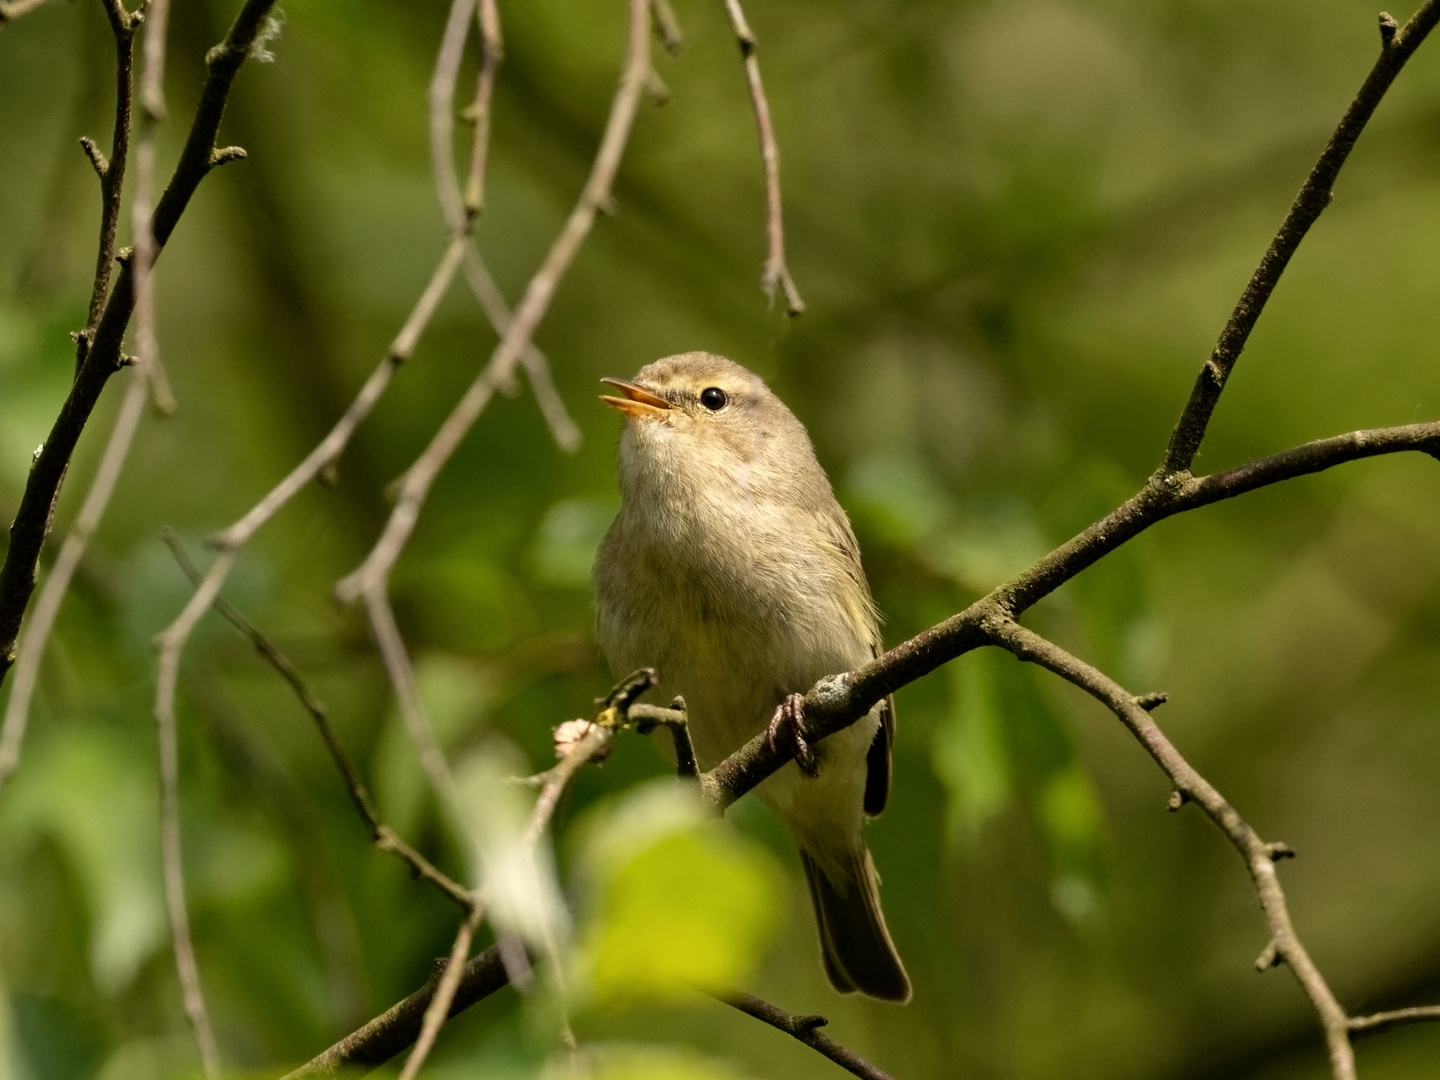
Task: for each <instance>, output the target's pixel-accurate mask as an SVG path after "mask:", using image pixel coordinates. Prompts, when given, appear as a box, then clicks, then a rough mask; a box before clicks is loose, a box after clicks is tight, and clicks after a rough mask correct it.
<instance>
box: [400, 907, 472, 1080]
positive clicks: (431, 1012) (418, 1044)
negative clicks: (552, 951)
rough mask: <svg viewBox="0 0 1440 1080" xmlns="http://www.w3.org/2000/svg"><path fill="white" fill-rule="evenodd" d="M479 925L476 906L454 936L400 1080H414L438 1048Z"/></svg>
mask: <svg viewBox="0 0 1440 1080" xmlns="http://www.w3.org/2000/svg"><path fill="white" fill-rule="evenodd" d="M479 924H480V908H479V907H478V906H477V907H476V908H475V909H474V910H473V911H472V912H471V913H470V915H469V916H468V917H467V918H466V919H465V921H464V922H463V923H461V924H460V932H459V933H458V934H456V935H455V944H454V946H453V947H452V948H451V949H450V958H449V960H448V961H447V962H446V964H445V969H444V971H443V972H442V973H441V975H440V981H439V983H438V984H437V985H436V987H435V997H434V998H433V999H432V1000H431V1002H430V1004H429V1005H428V1006H427V1007H426V1009H425V1016H424V1018H423V1019H422V1021H421V1024H420V1037H419V1038H418V1039H416V1040H415V1048H414V1049H413V1050H411V1051H410V1056H409V1057H408V1058H406V1059H405V1067H404V1068H403V1069H402V1070H400V1080H415V1076H416V1074H417V1073H419V1071H420V1067H421V1066H422V1065H424V1064H425V1058H426V1057H427V1056H428V1055H429V1053H430V1048H431V1047H432V1046H434V1045H435V1039H436V1038H437V1037H438V1036H439V1034H440V1029H441V1027H443V1026H444V1024H445V1021H446V1020H447V1019H449V1017H450V1006H451V1005H452V1004H453V1003H454V1001H455V994H456V992H457V991H458V990H459V989H460V979H461V977H462V976H463V975H464V972H465V958H466V957H467V956H469V955H470V942H471V941H472V940H474V938H475V928H476V927H477V926H478V925H479Z"/></svg>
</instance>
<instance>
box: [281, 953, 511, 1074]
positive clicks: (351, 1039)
mask: <svg viewBox="0 0 1440 1080" xmlns="http://www.w3.org/2000/svg"><path fill="white" fill-rule="evenodd" d="M444 971H445V968H444V967H437V968H436V970H435V973H434V974H433V975H431V977H430V979H429V981H427V982H426V983H425V985H424V986H422V987H421V988H420V989H419V990H416V991H415V992H414V993H413V994H411V995H410V996H409V997H407V998H405V1000H403V1001H400V1002H398V1003H397V1004H395V1005H393V1006H392V1007H391V1008H389V1009H387V1010H386V1011H385V1012H383V1013H382V1014H381V1015H379V1016H377V1017H376V1018H375V1019H374V1020H371V1021H370V1022H369V1023H368V1024H366V1025H365V1026H364V1027H362V1028H360V1029H359V1030H358V1031H355V1032H352V1033H351V1034H349V1035H347V1036H345V1038H343V1039H341V1040H340V1041H339V1042H337V1043H336V1044H335V1045H334V1046H332V1047H330V1049H328V1050H326V1051H325V1052H324V1053H323V1054H320V1055H319V1056H317V1057H316V1058H314V1059H313V1060H312V1061H310V1062H308V1063H307V1064H305V1065H302V1066H301V1067H300V1068H298V1069H296V1070H295V1071H294V1072H292V1073H289V1074H287V1075H286V1076H285V1077H284V1078H283V1080H305V1078H308V1077H316V1076H335V1075H337V1074H338V1073H339V1072H340V1070H342V1069H345V1068H349V1067H357V1068H361V1067H365V1066H370V1067H374V1066H376V1065H383V1064H384V1063H385V1062H387V1061H389V1060H390V1059H391V1058H393V1057H394V1056H395V1055H396V1054H398V1053H400V1051H402V1050H404V1049H405V1048H406V1047H407V1046H409V1045H410V1044H411V1043H413V1042H414V1041H415V1040H416V1039H417V1038H419V1036H420V1029H421V1027H422V1026H423V1023H424V1016H425V1012H426V1010H427V1009H428V1008H429V1006H430V1003H431V1002H432V1001H433V1000H434V999H435V990H436V988H437V986H438V985H439V983H440V978H441V975H442V974H443V973H444ZM509 981H510V979H509V976H508V975H507V974H506V972H505V963H504V961H503V960H502V959H501V958H500V949H499V947H498V946H495V945H491V946H490V947H489V948H488V949H486V950H485V951H484V952H482V953H480V954H479V955H478V956H475V957H474V958H472V959H471V960H470V962H469V963H467V964H466V965H465V966H464V968H463V969H462V971H461V974H460V979H459V982H458V984H457V986H456V988H455V995H454V997H453V999H452V1000H451V1002H450V1009H449V1015H451V1016H454V1015H455V1014H456V1013H459V1012H461V1011H463V1010H465V1009H468V1008H469V1007H470V1006H471V1005H474V1004H475V1003H476V1002H477V1001H481V1000H483V999H484V998H487V997H489V996H490V995H491V994H493V993H495V991H497V990H499V989H500V988H501V987H503V986H505V985H506V984H507V983H508V982H509Z"/></svg>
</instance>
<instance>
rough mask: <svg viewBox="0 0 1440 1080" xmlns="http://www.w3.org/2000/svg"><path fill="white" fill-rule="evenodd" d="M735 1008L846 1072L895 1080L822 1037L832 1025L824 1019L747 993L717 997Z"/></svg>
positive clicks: (869, 1078)
mask: <svg viewBox="0 0 1440 1080" xmlns="http://www.w3.org/2000/svg"><path fill="white" fill-rule="evenodd" d="M714 996H715V999H716V1000H717V1001H723V1002H724V1003H725V1004H726V1005H729V1006H730V1007H731V1008H733V1009H739V1010H740V1011H741V1012H743V1013H745V1014H747V1015H749V1016H753V1017H755V1019H756V1020H761V1021H764V1022H765V1023H767V1024H769V1025H770V1026H771V1027H773V1028H779V1029H780V1030H781V1031H783V1032H785V1034H786V1035H789V1036H792V1037H793V1038H796V1039H799V1040H800V1041H801V1042H802V1043H804V1044H805V1045H806V1046H808V1047H811V1048H812V1049H814V1050H816V1051H818V1052H819V1053H821V1054H824V1055H825V1056H826V1057H827V1058H829V1059H830V1060H831V1061H833V1062H835V1064H836V1065H839V1066H840V1067H841V1068H842V1069H844V1070H845V1071H846V1072H850V1073H854V1074H855V1075H856V1076H859V1077H862V1078H863V1080H892V1077H891V1076H890V1074H889V1073H887V1072H883V1071H881V1070H880V1069H877V1068H876V1067H875V1066H874V1065H871V1064H870V1063H869V1062H868V1061H866V1060H865V1059H864V1058H862V1057H861V1056H860V1055H859V1054H857V1053H855V1052H854V1051H853V1050H847V1049H846V1048H845V1047H843V1046H841V1045H840V1044H839V1043H837V1042H836V1041H835V1040H834V1039H831V1038H830V1037H829V1036H827V1035H822V1034H821V1033H820V1029H821V1028H822V1027H824V1026H825V1025H827V1024H828V1023H830V1021H829V1020H826V1019H825V1017H823V1016H795V1015H794V1014H792V1013H788V1012H786V1011H785V1010H784V1009H782V1008H779V1007H778V1006H776V1005H771V1004H770V1003H769V1002H768V1001H764V1000H762V999H761V998H758V997H755V996H754V995H753V994H747V993H745V992H744V991H743V990H731V991H729V992H727V993H724V994H716V995H714Z"/></svg>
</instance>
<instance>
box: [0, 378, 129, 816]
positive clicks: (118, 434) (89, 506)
mask: <svg viewBox="0 0 1440 1080" xmlns="http://www.w3.org/2000/svg"><path fill="white" fill-rule="evenodd" d="M145 398H146V380H145V376H144V375H143V374H142V373H141V372H139V371H136V372H135V373H134V375H133V376H132V377H131V381H130V384H129V386H127V387H126V388H125V397H124V399H123V400H122V401H121V403H120V410H119V412H118V413H117V414H116V416H115V426H114V427H113V428H112V429H111V431H110V441H109V442H107V443H106V444H105V451H104V453H103V454H101V456H100V466H99V468H98V469H97V470H96V472H95V479H94V480H92V481H91V482H90V490H89V491H87V492H86V493H85V501H84V502H83V503H82V504H81V506H80V513H79V514H78V515H76V518H75V523H74V525H72V526H71V527H70V532H69V533H68V534H66V536H65V542H64V543H63V544H61V545H60V554H59V555H58V556H56V558H55V565H54V566H53V567H51V569H50V574H49V576H48V577H47V578H46V579H45V585H44V587H43V588H42V589H41V590H40V598H39V599H38V600H36V602H35V611H34V613H33V614H32V615H31V616H30V620H29V622H27V623H26V624H25V627H24V631H23V633H22V634H21V637H20V641H19V644H18V648H17V659H16V662H15V682H14V684H13V685H12V686H11V688H10V700H9V701H8V702H6V703H5V722H4V724H3V726H0V788H3V787H4V786H5V783H6V782H7V781H8V780H9V779H10V777H11V776H13V775H14V773H15V770H16V769H17V768H18V767H19V765H20V752H21V749H22V747H23V744H24V741H25V729H26V726H27V723H28V721H29V716H30V702H31V700H32V698H33V696H34V693H35V686H36V684H37V682H38V681H39V677H40V661H41V660H42V659H43V658H44V656H45V645H46V643H47V642H48V641H49V639H50V632H51V631H52V630H53V629H54V627H55V620H56V619H57V618H58V617H59V615H60V605H61V604H62V603H63V602H64V600H65V593H66V591H67V590H68V589H69V587H70V580H71V578H73V577H74V576H75V570H76V568H77V567H78V566H79V565H80V560H81V559H82V558H83V557H84V555H85V549H86V548H87V547H88V546H89V543H90V539H91V537H93V536H94V535H95V530H96V528H98V527H99V524H100V519H101V518H102V517H103V516H104V514H105V508H106V507H107V506H108V505H109V502H110V496H111V495H113V494H114V493H115V485H116V483H117V482H118V481H119V479H120V471H121V469H122V468H123V467H124V465H125V459H126V457H127V456H128V454H129V451H130V443H131V441H132V440H133V439H134V437H135V431H136V429H137V428H138V427H139V426H140V417H141V414H142V413H143V412H144V411H145Z"/></svg>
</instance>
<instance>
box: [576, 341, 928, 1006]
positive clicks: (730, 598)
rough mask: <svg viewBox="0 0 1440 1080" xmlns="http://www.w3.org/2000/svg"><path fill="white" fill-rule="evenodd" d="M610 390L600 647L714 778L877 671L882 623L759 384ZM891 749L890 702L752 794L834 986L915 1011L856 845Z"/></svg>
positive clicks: (656, 376) (696, 373)
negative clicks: (765, 815) (767, 818)
mask: <svg viewBox="0 0 1440 1080" xmlns="http://www.w3.org/2000/svg"><path fill="white" fill-rule="evenodd" d="M603 381H604V382H605V383H607V384H608V385H610V386H612V387H614V388H615V389H616V390H618V391H619V393H620V395H622V396H619V397H603V398H602V399H601V400H602V401H605V402H607V403H608V404H610V405H613V406H614V407H615V408H617V409H619V410H620V411H621V412H623V413H624V414H625V416H626V417H627V419H628V423H627V424H626V425H625V431H624V433H623V434H622V435H621V438H620V469H619V472H620V493H621V497H622V501H621V507H620V513H619V515H618V516H617V517H616V518H615V522H614V524H612V525H611V526H610V531H609V532H608V533H607V534H606V536H605V539H604V541H603V542H602V543H601V545H600V550H599V552H598V554H597V555H596V558H595V603H596V609H597V627H598V633H599V638H600V644H601V646H602V647H603V648H604V650H605V653H606V656H607V657H608V659H609V661H610V666H611V667H612V668H613V669H614V670H615V671H616V672H617V673H619V674H624V673H627V672H630V671H632V670H634V669H636V668H638V667H644V666H648V667H654V668H656V669H657V670H658V671H659V673H660V679H661V684H662V686H663V687H664V688H665V690H666V692H668V693H673V694H681V695H683V696H684V698H685V701H686V703H687V705H688V708H689V718H690V731H691V736H692V739H693V741H694V744H695V752H696V756H697V758H698V759H699V764H700V767H701V768H710V767H712V766H713V765H715V763H716V762H718V761H720V760H721V759H723V758H724V757H725V756H726V755H728V754H730V753H731V752H732V751H734V750H735V749H737V748H738V747H740V746H741V745H742V744H744V743H745V742H746V741H747V740H748V739H750V738H752V737H753V736H754V735H755V734H757V733H758V732H761V731H764V730H766V726H767V724H771V725H772V726H771V728H770V730H771V732H772V734H774V733H775V732H776V731H777V730H781V726H780V725H777V724H776V723H775V721H776V720H778V718H779V716H780V714H779V713H777V709H778V708H779V707H781V706H783V705H786V703H787V701H788V700H789V699H790V696H791V695H794V694H803V693H804V692H805V691H806V690H808V689H809V688H810V687H811V686H812V685H813V684H814V683H815V682H816V680H818V679H820V678H821V677H822V676H825V675H832V674H835V673H837V672H842V671H849V670H851V669H852V668H855V667H858V666H859V665H861V664H864V663H866V662H867V661H869V660H870V659H871V658H873V657H875V656H877V655H878V654H879V653H880V650H881V644H880V630H879V623H880V619H879V614H878V612H877V611H876V609H875V604H874V602H873V600H872V599H871V597H870V586H869V584H868V583H867V581H866V580H865V572H864V570H863V569H862V568H861V565H860V550H859V546H858V545H857V544H856V542H855V534H854V532H853V531H852V530H851V528H850V522H849V520H848V519H847V518H846V517H845V511H844V510H842V509H841V508H840V504H839V503H838V502H836V501H835V495H834V493H833V492H832V491H831V490H830V482H829V480H828V479H827V478H826V476H825V472H824V470H823V469H821V468H820V463H819V462H818V461H816V460H815V451H814V449H813V447H811V445H810V439H809V436H808V435H806V433H805V428H804V427H803V426H802V425H801V423H800V421H798V420H797V419H795V416H794V415H793V414H792V413H791V412H790V410H789V409H788V408H786V407H785V404H784V402H782V401H781V400H780V399H779V398H777V397H776V396H775V395H774V394H773V393H771V392H770V390H769V388H768V387H766V385H765V384H764V383H763V382H762V381H761V380H760V379H759V378H758V377H757V376H755V375H753V374H751V373H750V372H749V371H747V370H746V369H745V368H743V367H741V366H740V365H739V364H736V363H734V362H732V361H730V360H727V359H725V358H724V357H722V356H714V355H712V354H710V353H703V352H692V353H684V354H682V355H680V356H670V357H666V358H665V359H663V360H657V361H655V363H653V364H650V365H648V366H647V367H645V368H642V369H641V370H640V372H639V374H637V375H636V376H635V379H634V381H633V382H625V381H623V380H620V379H605V380H603ZM789 707H790V708H793V707H794V706H793V701H792V702H790V705H789ZM772 718H774V719H772ZM789 730H791V731H792V732H793V731H794V730H795V728H794V727H793V726H791V727H790V728H789ZM894 737H895V709H894V704H893V702H891V701H890V700H888V699H887V700H885V701H884V702H882V703H880V704H879V705H877V706H876V707H875V709H874V710H873V711H872V712H871V713H870V715H868V716H866V717H864V718H863V719H861V720H860V721H858V722H857V723H855V724H852V725H851V726H850V727H848V728H846V729H845V730H844V731H841V732H838V733H837V734H835V735H832V736H831V737H830V738H828V739H825V740H824V741H823V742H820V743H817V744H816V745H815V746H814V747H813V760H811V759H810V755H809V754H808V753H806V754H802V755H801V757H802V758H803V759H805V763H806V764H807V765H808V766H810V768H809V769H808V770H807V772H808V773H810V774H809V775H807V772H802V771H801V769H800V767H799V763H798V762H791V763H789V764H787V765H786V766H785V767H784V768H783V769H781V770H780V771H779V772H777V773H775V774H774V775H773V776H771V777H770V778H768V779H767V780H765V781H764V783H762V784H761V785H760V786H759V787H758V788H756V794H757V795H759V797H760V799H761V800H762V801H763V802H764V803H765V805H767V806H768V807H769V808H770V809H771V810H772V811H774V813H775V814H776V816H777V817H779V819H780V820H781V821H782V822H784V824H785V827H786V829H788V830H789V832H790V835H791V837H792V838H793V839H794V841H795V846H796V847H797V848H798V849H799V852H800V861H801V863H802V864H803V865H804V867H805V877H806V880H807V881H808V882H809V885H810V896H811V899H812V900H813V901H814V903H815V918H816V921H817V923H818V924H819V930H820V947H821V952H822V955H823V958H824V964H825V973H826V975H828V976H829V978H830V983H831V985H832V986H834V987H835V989H836V990H838V991H840V992H841V993H851V992H853V991H856V990H859V991H861V992H862V993H865V994H869V995H870V996H871V997H876V998H882V999H884V1000H886V1001H900V1002H903V1001H907V1000H908V999H909V997H910V980H909V977H908V976H907V975H906V974H905V968H904V965H902V964H901V962H900V957H899V956H898V955H897V954H896V951H895V945H894V943H893V942H892V941H891V940H890V932H889V930H888V929H887V928H886V926H885V916H884V914H883V913H882V912H881V910H880V893H879V877H878V875H877V874H876V873H875V865H874V863H873V862H872V861H871V858H870V852H869V850H868V849H867V848H866V847H865V838H864V834H863V828H864V823H865V819H866V817H867V816H868V817H874V816H875V815H877V814H879V813H880V811H881V810H883V809H884V807H885V802H886V799H887V798H888V796H889V793H890V746H891V743H892V741H893V740H894ZM665 741H666V743H667V746H668V742H669V740H668V739H666V740H665ZM802 749H809V748H805V747H804V746H803V742H802ZM672 751H673V748H672Z"/></svg>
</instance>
